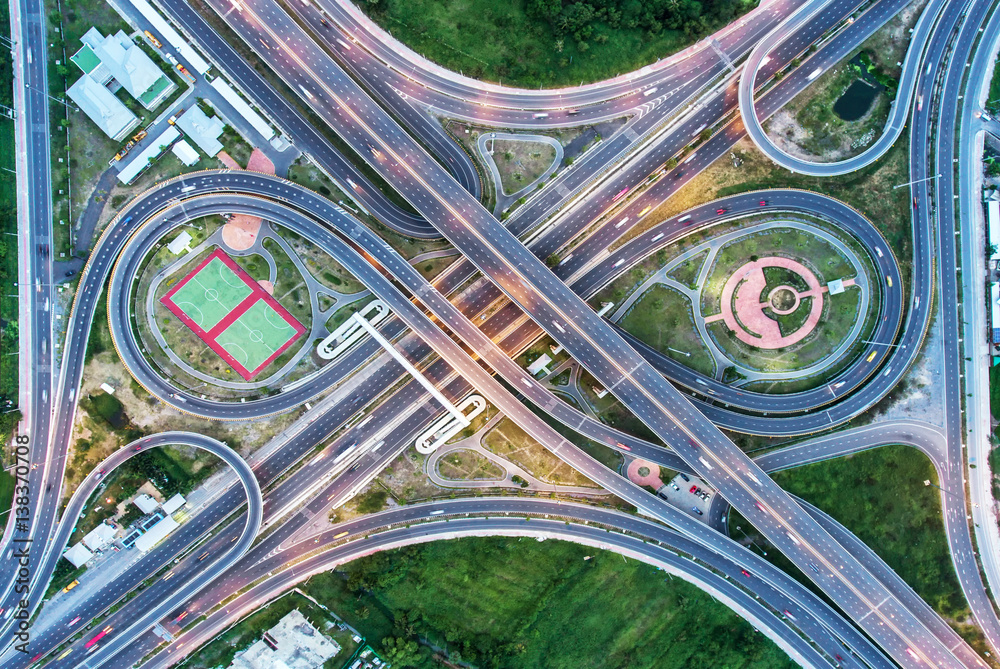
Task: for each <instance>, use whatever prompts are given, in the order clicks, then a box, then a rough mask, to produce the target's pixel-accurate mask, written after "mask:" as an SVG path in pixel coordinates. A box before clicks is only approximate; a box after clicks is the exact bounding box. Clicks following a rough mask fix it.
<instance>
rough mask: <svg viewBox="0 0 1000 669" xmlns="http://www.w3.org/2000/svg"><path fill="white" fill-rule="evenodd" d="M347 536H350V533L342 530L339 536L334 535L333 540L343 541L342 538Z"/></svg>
mask: <svg viewBox="0 0 1000 669" xmlns="http://www.w3.org/2000/svg"><path fill="white" fill-rule="evenodd" d="M348 534H350V532H349V531H347V530H344V531H343V532H341V533H340V534H335V535H334V536H333V538H334V539H343V538H344V537H346V536H347V535H348Z"/></svg>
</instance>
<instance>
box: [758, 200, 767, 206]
mask: <svg viewBox="0 0 1000 669" xmlns="http://www.w3.org/2000/svg"><path fill="white" fill-rule="evenodd" d="M757 204H759V205H760V206H762V207H766V206H767V200H761V201H760V202H758V203H757Z"/></svg>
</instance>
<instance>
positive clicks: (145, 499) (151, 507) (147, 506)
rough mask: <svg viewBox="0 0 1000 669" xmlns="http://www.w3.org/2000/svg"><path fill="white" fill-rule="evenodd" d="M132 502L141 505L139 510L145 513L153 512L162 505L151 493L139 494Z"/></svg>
mask: <svg viewBox="0 0 1000 669" xmlns="http://www.w3.org/2000/svg"><path fill="white" fill-rule="evenodd" d="M132 503H133V504H135V505H136V506H137V507H139V510H140V511H142V512H143V513H153V512H154V511H156V508H157V507H158V506H160V504H159V502H157V501H156V500H155V499H153V498H152V497H150V496H149V495H139V496H138V497H136V498H135V499H133V500H132Z"/></svg>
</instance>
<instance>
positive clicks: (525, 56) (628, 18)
mask: <svg viewBox="0 0 1000 669" xmlns="http://www.w3.org/2000/svg"><path fill="white" fill-rule="evenodd" d="M595 4H596V3H595ZM668 4H669V3H668ZM685 5H693V6H691V7H690V8H689V9H688V16H691V17H692V18H691V19H690V20H686V19H685V16H684V14H683V13H682V12H683V9H682V7H684V6H685ZM755 5H756V3H753V2H747V1H746V0H705V1H704V2H701V3H687V2H684V3H673V5H672V7H674V8H675V10H674V11H675V13H670V9H668V8H667V7H666V6H664V8H663V9H662V10H660V11H658V12H657V14H654V7H653V6H652V5H642V4H641V3H626V2H606V3H601V4H600V5H599V6H591V5H590V4H587V3H582V2H581V3H574V4H570V3H568V2H567V3H563V4H562V6H561V7H560V3H558V2H556V3H546V2H542V1H539V0H513V1H508V2H499V1H498V0H367V1H366V2H359V3H358V6H359V7H360V8H361V9H362V10H364V11H365V12H367V13H368V14H369V16H371V17H372V18H373V19H374V20H375V21H376V22H377V23H378V24H379V25H381V26H382V27H383V28H384V29H386V30H388V31H391V32H392V35H393V36H394V37H395V38H396V39H399V40H400V41H402V42H403V43H404V44H406V45H408V46H409V47H410V48H412V49H414V50H415V51H417V52H418V53H420V54H422V55H423V56H425V57H427V58H429V59H430V60H432V61H434V62H437V63H439V64H441V65H443V66H445V67H447V68H449V69H451V70H455V71H456V72H462V73H464V74H466V75H469V76H472V77H476V78H479V79H486V80H488V81H499V82H501V83H503V84H504V85H510V86H523V87H527V88H538V87H539V86H570V85H573V86H575V85H578V84H580V83H581V82H591V81H600V80H603V79H607V78H610V77H614V76H616V75H618V74H620V73H625V72H631V71H633V70H637V69H639V68H641V67H642V66H644V65H648V64H649V63H652V62H655V61H656V60H658V59H660V58H663V57H665V56H669V55H670V54H673V53H676V52H677V51H680V50H681V49H683V48H684V47H686V46H688V45H689V44H693V43H694V42H696V41H697V40H698V39H700V38H701V37H702V36H704V35H705V34H707V33H708V32H710V31H711V30H713V29H715V28H717V27H719V26H721V25H724V24H725V23H728V22H729V21H732V20H733V19H735V18H736V16H737V15H738V14H740V13H742V12H745V11H747V10H749V9H750V8H751V7H753V6H755ZM560 9H561V10H562V11H560Z"/></svg>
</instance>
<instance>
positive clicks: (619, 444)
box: [615, 441, 632, 451]
mask: <svg viewBox="0 0 1000 669" xmlns="http://www.w3.org/2000/svg"><path fill="white" fill-rule="evenodd" d="M615 444H617V445H618V448H620V449H622V450H623V451H631V450H632V449H631V448H630V447H629V446H626V445H625V444H623V443H622V442H620V441H616V442H615Z"/></svg>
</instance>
